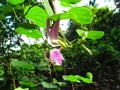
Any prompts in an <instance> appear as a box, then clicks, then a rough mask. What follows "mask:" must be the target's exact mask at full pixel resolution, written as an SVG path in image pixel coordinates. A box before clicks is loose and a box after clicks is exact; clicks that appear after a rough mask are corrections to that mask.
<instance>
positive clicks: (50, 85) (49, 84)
mask: <svg viewBox="0 0 120 90" xmlns="http://www.w3.org/2000/svg"><path fill="white" fill-rule="evenodd" d="M41 84H42V85H43V87H45V88H57V86H56V85H55V84H54V83H48V82H44V81H43V82H41Z"/></svg>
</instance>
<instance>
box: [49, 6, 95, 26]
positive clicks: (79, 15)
mask: <svg viewBox="0 0 120 90" xmlns="http://www.w3.org/2000/svg"><path fill="white" fill-rule="evenodd" d="M51 19H53V20H54V21H57V20H58V19H72V20H74V21H76V22H78V23H80V24H89V23H91V22H92V19H93V17H92V13H91V11H90V9H88V8H86V7H73V8H71V9H70V10H69V11H68V12H65V13H60V14H55V15H53V16H51Z"/></svg>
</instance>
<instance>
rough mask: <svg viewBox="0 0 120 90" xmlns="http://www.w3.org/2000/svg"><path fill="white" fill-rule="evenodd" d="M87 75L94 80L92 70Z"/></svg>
mask: <svg viewBox="0 0 120 90" xmlns="http://www.w3.org/2000/svg"><path fill="white" fill-rule="evenodd" d="M87 76H88V78H89V79H90V80H91V81H92V80H93V74H92V73H91V72H87Z"/></svg>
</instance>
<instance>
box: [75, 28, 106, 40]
mask: <svg viewBox="0 0 120 90" xmlns="http://www.w3.org/2000/svg"><path fill="white" fill-rule="evenodd" d="M76 32H77V33H78V35H79V36H81V37H84V38H89V39H93V40H96V39H100V38H102V37H103V35H104V32H103V31H94V30H92V31H84V30H80V29H78V30H76Z"/></svg>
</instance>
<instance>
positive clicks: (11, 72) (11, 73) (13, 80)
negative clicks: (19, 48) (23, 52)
mask: <svg viewBox="0 0 120 90" xmlns="http://www.w3.org/2000/svg"><path fill="white" fill-rule="evenodd" d="M9 61H10V75H11V77H12V82H13V87H14V89H15V88H16V84H15V79H14V76H13V71H12V65H11V59H10V60H9Z"/></svg>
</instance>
